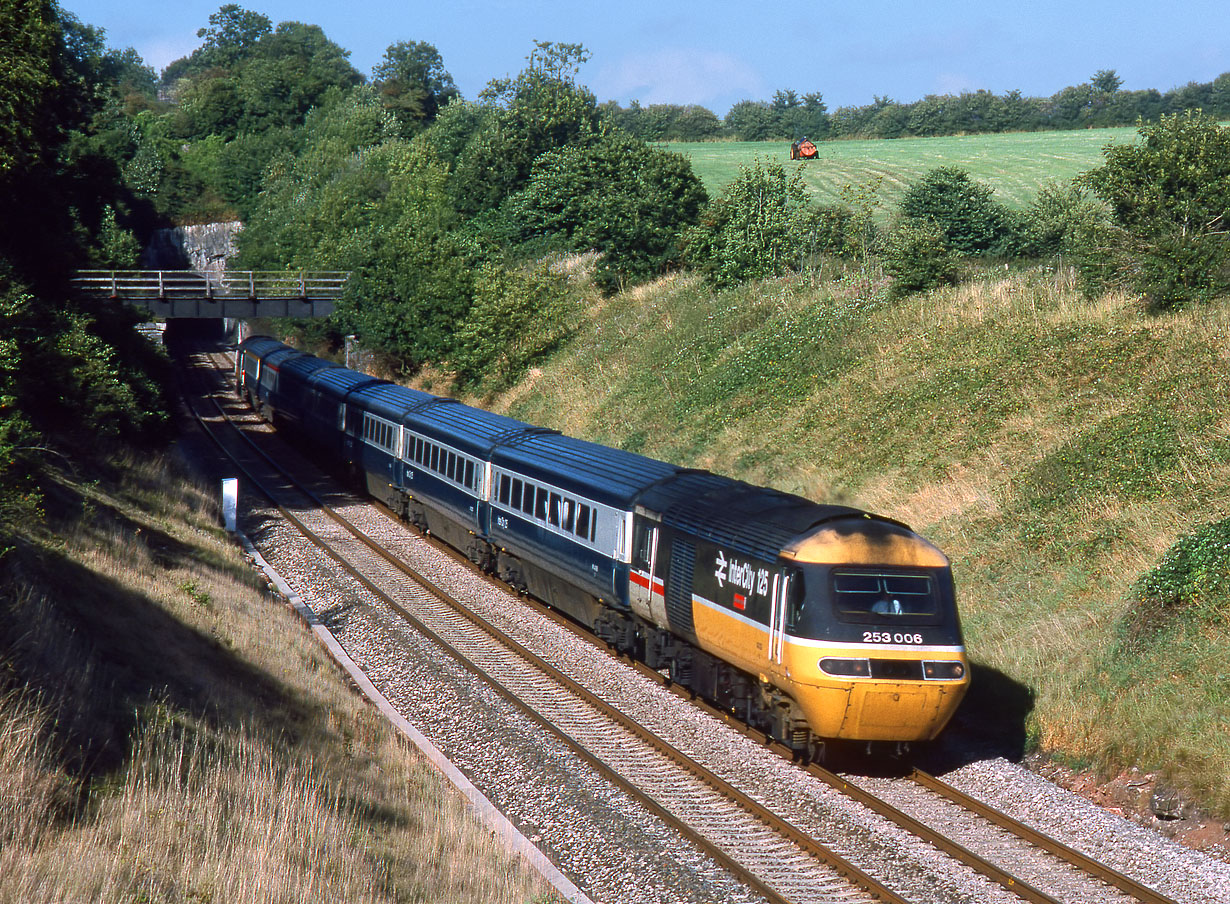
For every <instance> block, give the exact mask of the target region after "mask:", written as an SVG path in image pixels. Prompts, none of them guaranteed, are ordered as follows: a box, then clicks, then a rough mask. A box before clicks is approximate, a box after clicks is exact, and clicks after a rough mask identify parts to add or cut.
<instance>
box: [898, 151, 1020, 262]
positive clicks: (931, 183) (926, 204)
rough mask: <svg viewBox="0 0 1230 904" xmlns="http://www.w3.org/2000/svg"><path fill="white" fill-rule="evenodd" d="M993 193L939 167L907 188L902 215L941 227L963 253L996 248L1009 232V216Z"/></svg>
mask: <svg viewBox="0 0 1230 904" xmlns="http://www.w3.org/2000/svg"><path fill="white" fill-rule="evenodd" d="M991 195H992V191H991V189H989V188H987V187H986V186H985V185H980V184H979V183H977V182H974V181H973V180H972V179H970V177H969V174H968V173H967V172H965V171H964V170H962V169H959V168H958V167H954V166H939V167H936V168H935V169H933V170H931V171H930V172H929V173H927V174H926V175H925V176H923V178H922V179H921V180H920V181H918V182H916V183H915V184H913V185H911V186H910V187H909V188H908V189H906V193H905V195H904V196H903V197H902V199H901V214H902V216H904V217H906V218H907V219H911V220H929V221H930V222H932V223H935V224H936V225H937V226H939V228H940V231H941V232H942V233H943V235H944V241H945V243H946V244H947V245H948V247H949V248H951V249H952V250H953V251H956V252H958V253H960V254H979V253H983V252H987V251H991V250H993V249H995V248H996V247H997V246H998V245H999V244H1000V243H1001V242H1002V241H1003V240H1004V238H1005V237H1006V235H1007V233H1008V216H1007V213H1006V212H1005V210H1004V208H1003V207H1001V206H1000V205H999V204H997V203H996V202H995V201H994V200H993V199H992V197H991Z"/></svg>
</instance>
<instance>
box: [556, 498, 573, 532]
mask: <svg viewBox="0 0 1230 904" xmlns="http://www.w3.org/2000/svg"><path fill="white" fill-rule="evenodd" d="M561 505H562V506H563V512H562V513H561V514H562V517H561V518H560V520H561V521H562V522H563V528H564V530H566V531H568V532H569V533H571V532H572V527H573V521H574V519H575V518H576V506H575V504H574V503H573V501H572V500H571V499H565V500H564V501H563V502H562V503H561Z"/></svg>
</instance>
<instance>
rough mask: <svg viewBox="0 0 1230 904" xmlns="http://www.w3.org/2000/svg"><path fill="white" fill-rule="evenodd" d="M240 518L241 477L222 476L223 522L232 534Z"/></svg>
mask: <svg viewBox="0 0 1230 904" xmlns="http://www.w3.org/2000/svg"><path fill="white" fill-rule="evenodd" d="M238 518H239V478H238V477H224V478H222V523H223V524H225V525H226V529H227V530H228V531H230V532H231V533H232V534H233V533H235V530H236V528H237V521H238Z"/></svg>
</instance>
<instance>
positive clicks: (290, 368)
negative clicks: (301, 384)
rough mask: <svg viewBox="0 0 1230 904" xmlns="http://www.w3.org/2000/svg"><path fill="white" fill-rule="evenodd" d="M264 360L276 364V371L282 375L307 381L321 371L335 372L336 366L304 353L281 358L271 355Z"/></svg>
mask: <svg viewBox="0 0 1230 904" xmlns="http://www.w3.org/2000/svg"><path fill="white" fill-rule="evenodd" d="M266 360H269V361H270V362H271V363H274V362H276V363H277V367H278V370H279V371H281V373H282V374H283V375H285V374H292V375H294V376H296V377H299V378H300V379H302V380H305V381H306V380H308V379H310V378H311V376H312V374H315V373H317V372H318V371H322V370H335V369H337V365H336V364H334V363H333V362H332V361H326V360H324V359H323V358H317V357H315V356H314V355H309V354H307V353H306V352H300V353H299V354H298V355H296V356H290V355H288V356H286V357H282V358H276V359H275V358H274V356H273V355H272V354H270V355H269V356H268V358H267V359H266Z"/></svg>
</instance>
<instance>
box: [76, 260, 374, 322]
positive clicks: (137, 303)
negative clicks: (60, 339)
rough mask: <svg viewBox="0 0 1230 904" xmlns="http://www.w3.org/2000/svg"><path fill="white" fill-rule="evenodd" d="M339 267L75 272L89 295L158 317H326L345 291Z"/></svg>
mask: <svg viewBox="0 0 1230 904" xmlns="http://www.w3.org/2000/svg"><path fill="white" fill-rule="evenodd" d="M349 276H350V274H349V273H346V272H342V271H323V270H300V271H296V272H285V271H273V270H238V271H234V270H232V271H227V272H225V273H222V274H216V273H206V272H200V271H196V270H78V271H77V274H76V276H74V278H73V280H72V283H73V287H74V288H75V289H76V291H77V292H78V293H80V294H82V295H85V296H87V297H90V298H109V299H113V300H116V301H123V302H125V303H126V304H129V305H132V306H134V307H139V308H142V309H144V310H147V311H149V313H150V315H151V316H153V317H157V318H174V317H198V318H201V317H204V318H214V317H233V318H244V317H326V316H328V315H329V314H331V313H332V312H333V307H334V304H335V303H336V301H337V299H338V298H339V297H340V296H341V294H342V291H343V290H344V289H345V286H346V280H347V279H348V278H349Z"/></svg>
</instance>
